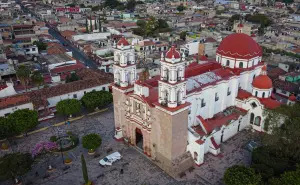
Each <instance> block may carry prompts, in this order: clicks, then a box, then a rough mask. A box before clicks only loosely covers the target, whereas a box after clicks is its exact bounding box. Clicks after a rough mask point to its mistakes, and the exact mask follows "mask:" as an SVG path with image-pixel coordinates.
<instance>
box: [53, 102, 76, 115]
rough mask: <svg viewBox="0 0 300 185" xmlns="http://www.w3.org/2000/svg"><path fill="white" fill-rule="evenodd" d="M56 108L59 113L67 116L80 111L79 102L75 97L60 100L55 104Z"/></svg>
mask: <svg viewBox="0 0 300 185" xmlns="http://www.w3.org/2000/svg"><path fill="white" fill-rule="evenodd" d="M56 110H57V112H58V113H59V114H62V115H65V116H68V115H73V114H76V113H79V112H80V111H81V104H80V101H79V100H76V99H66V100H61V101H60V102H58V103H57V105H56Z"/></svg>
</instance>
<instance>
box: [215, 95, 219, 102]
mask: <svg viewBox="0 0 300 185" xmlns="http://www.w3.org/2000/svg"><path fill="white" fill-rule="evenodd" d="M218 100H219V96H218V93H216V94H215V101H218Z"/></svg>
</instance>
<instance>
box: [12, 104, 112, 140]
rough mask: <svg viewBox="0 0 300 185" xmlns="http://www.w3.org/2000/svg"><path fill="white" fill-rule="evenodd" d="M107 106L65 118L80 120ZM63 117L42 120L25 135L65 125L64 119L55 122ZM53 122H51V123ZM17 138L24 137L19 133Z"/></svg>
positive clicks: (103, 110) (102, 110)
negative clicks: (34, 128)
mask: <svg viewBox="0 0 300 185" xmlns="http://www.w3.org/2000/svg"><path fill="white" fill-rule="evenodd" d="M108 109H109V108H105V109H101V110H97V111H95V112H91V113H88V114H85V115H81V116H77V117H74V118H69V119H67V120H66V121H68V122H73V121H76V120H80V119H82V118H84V117H87V116H92V115H95V114H97V113H101V112H105V111H107V110H108ZM61 119H63V118H62V117H54V118H53V119H51V120H48V121H44V122H41V123H40V124H39V125H38V126H37V129H36V130H33V131H30V132H28V133H27V135H32V134H35V133H38V132H42V131H45V130H47V129H49V128H51V127H59V126H61V125H65V124H66V121H64V120H63V121H59V122H57V120H61ZM51 123H53V124H51ZM16 137H17V138H21V137H24V134H22V135H19V136H16Z"/></svg>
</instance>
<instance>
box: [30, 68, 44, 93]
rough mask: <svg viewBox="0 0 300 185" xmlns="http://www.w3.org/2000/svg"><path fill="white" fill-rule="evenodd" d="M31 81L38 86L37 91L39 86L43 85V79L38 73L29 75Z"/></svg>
mask: <svg viewBox="0 0 300 185" xmlns="http://www.w3.org/2000/svg"><path fill="white" fill-rule="evenodd" d="M31 81H32V82H33V83H34V84H35V85H37V86H38V89H39V88H40V86H41V85H42V84H43V83H44V77H43V75H42V74H41V73H40V72H39V71H34V72H33V73H32V75H31Z"/></svg>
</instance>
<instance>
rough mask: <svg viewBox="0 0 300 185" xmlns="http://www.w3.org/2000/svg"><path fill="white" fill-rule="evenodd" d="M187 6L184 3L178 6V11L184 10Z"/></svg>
mask: <svg viewBox="0 0 300 185" xmlns="http://www.w3.org/2000/svg"><path fill="white" fill-rule="evenodd" d="M185 9H186V8H185V7H184V6H183V5H179V6H177V11H178V12H182V11H183V10H185Z"/></svg>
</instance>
